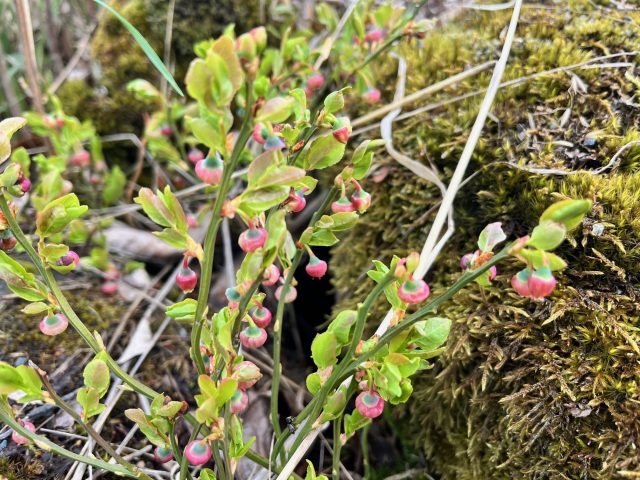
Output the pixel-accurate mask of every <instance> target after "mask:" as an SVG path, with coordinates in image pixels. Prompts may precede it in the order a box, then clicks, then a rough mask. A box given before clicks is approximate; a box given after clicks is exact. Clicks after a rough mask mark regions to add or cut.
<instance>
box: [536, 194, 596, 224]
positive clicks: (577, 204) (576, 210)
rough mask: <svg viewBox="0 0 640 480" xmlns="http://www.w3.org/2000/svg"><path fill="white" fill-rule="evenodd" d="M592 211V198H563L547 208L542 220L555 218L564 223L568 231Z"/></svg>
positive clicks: (556, 220) (554, 219) (541, 217)
mask: <svg viewBox="0 0 640 480" xmlns="http://www.w3.org/2000/svg"><path fill="white" fill-rule="evenodd" d="M590 211H591V201H590V200H572V199H570V200H563V201H561V202H557V203H554V204H553V205H551V206H550V207H549V208H547V209H546V210H545V211H544V213H543V214H542V215H541V216H540V222H544V221H545V220H553V221H554V222H558V223H561V224H563V225H564V226H565V227H566V229H567V231H571V230H573V229H574V228H576V227H577V226H578V225H580V223H582V219H583V218H584V216H585V215H586V214H587V213H589V212H590Z"/></svg>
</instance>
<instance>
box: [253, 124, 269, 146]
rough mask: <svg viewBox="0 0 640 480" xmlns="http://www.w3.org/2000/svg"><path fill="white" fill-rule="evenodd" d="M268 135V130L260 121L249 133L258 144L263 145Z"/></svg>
mask: <svg viewBox="0 0 640 480" xmlns="http://www.w3.org/2000/svg"><path fill="white" fill-rule="evenodd" d="M268 135H269V131H268V130H267V129H266V127H265V126H264V124H262V123H256V125H255V126H254V127H253V133H252V134H251V136H252V137H253V139H254V140H255V141H256V142H258V143H259V144H260V145H264V142H265V141H266V140H267V136H268Z"/></svg>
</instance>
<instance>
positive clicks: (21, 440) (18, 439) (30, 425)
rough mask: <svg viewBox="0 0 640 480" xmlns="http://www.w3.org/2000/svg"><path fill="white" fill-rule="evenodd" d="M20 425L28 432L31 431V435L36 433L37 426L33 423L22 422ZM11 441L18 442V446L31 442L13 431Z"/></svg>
mask: <svg viewBox="0 0 640 480" xmlns="http://www.w3.org/2000/svg"><path fill="white" fill-rule="evenodd" d="M20 424H21V425H22V426H23V427H24V428H26V429H27V430H29V431H30V432H31V433H36V426H35V425H34V424H33V423H31V422H26V421H22V420H21V421H20ZM11 440H13V441H14V442H16V443H17V444H18V445H25V444H27V443H29V442H30V440H29V439H28V438H27V437H23V436H22V435H20V434H19V433H18V432H16V431H15V430H14V431H13V433H12V434H11Z"/></svg>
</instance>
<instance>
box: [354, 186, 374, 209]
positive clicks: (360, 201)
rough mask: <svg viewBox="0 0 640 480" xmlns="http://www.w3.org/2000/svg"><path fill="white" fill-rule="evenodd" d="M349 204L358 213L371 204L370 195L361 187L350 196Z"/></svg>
mask: <svg viewBox="0 0 640 480" xmlns="http://www.w3.org/2000/svg"><path fill="white" fill-rule="evenodd" d="M351 205H353V208H354V209H355V210H357V211H358V212H360V213H364V212H365V211H367V209H368V208H369V207H370V206H371V195H370V194H369V193H367V192H365V191H364V190H363V189H359V190H356V191H355V192H353V195H352V196H351Z"/></svg>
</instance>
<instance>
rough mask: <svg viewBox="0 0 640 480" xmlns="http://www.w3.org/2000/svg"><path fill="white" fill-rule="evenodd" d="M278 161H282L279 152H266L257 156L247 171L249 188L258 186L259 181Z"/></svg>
mask: <svg viewBox="0 0 640 480" xmlns="http://www.w3.org/2000/svg"><path fill="white" fill-rule="evenodd" d="M280 161H282V153H280V151H279V150H267V151H266V152H263V153H261V154H260V155H258V156H257V157H256V158H255V159H254V160H253V161H252V162H251V164H250V165H249V169H248V171H247V180H248V181H249V187H253V186H258V183H259V182H260V179H261V178H262V177H264V176H265V175H266V174H267V172H269V171H270V170H271V169H272V168H273V167H275V166H276V165H277V164H278V163H279V162H280Z"/></svg>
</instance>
